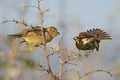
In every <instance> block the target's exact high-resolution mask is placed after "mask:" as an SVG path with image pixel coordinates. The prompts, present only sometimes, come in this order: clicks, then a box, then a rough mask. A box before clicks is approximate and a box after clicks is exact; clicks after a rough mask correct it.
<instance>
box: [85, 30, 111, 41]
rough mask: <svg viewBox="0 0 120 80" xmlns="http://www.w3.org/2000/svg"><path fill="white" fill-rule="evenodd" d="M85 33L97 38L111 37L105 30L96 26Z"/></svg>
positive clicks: (105, 38)
mask: <svg viewBox="0 0 120 80" xmlns="http://www.w3.org/2000/svg"><path fill="white" fill-rule="evenodd" d="M87 33H88V35H90V36H93V37H94V38H95V39H97V40H107V39H112V38H111V37H110V35H109V34H108V33H107V32H105V31H104V30H101V29H98V28H96V29H90V30H87Z"/></svg>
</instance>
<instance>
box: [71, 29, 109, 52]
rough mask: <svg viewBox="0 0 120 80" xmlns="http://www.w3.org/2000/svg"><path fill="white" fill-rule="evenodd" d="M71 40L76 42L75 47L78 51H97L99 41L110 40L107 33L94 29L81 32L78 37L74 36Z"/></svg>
mask: <svg viewBox="0 0 120 80" xmlns="http://www.w3.org/2000/svg"><path fill="white" fill-rule="evenodd" d="M73 39H74V40H75V41H76V47H77V48H78V49H79V50H93V49H95V48H96V50H97V51H99V43H100V41H101V40H108V39H111V37H110V36H109V34H108V33H106V32H104V31H103V30H101V29H98V28H96V29H90V30H87V32H81V33H80V34H79V36H75V37H73Z"/></svg>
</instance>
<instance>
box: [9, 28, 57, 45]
mask: <svg viewBox="0 0 120 80" xmlns="http://www.w3.org/2000/svg"><path fill="white" fill-rule="evenodd" d="M43 32H44V35H45V41H46V43H48V42H50V41H51V40H52V39H53V38H55V37H56V36H57V35H59V32H58V30H57V29H56V28H55V27H54V26H49V27H47V28H43ZM8 38H9V39H11V38H13V39H15V38H23V40H24V41H22V42H26V43H27V44H28V45H32V46H40V45H43V42H44V41H43V40H44V39H43V37H42V30H40V29H39V28H31V29H24V30H22V31H21V32H20V33H17V34H12V35H8ZM22 42H21V43H22Z"/></svg>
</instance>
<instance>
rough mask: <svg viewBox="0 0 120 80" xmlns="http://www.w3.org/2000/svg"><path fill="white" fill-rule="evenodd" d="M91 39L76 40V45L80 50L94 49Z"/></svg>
mask: <svg viewBox="0 0 120 80" xmlns="http://www.w3.org/2000/svg"><path fill="white" fill-rule="evenodd" d="M92 42H93V39H92V38H91V39H88V38H85V39H81V40H79V41H78V42H76V47H77V48H78V49H80V50H89V49H94V48H95V47H94V46H93V45H94V44H93V43H92Z"/></svg>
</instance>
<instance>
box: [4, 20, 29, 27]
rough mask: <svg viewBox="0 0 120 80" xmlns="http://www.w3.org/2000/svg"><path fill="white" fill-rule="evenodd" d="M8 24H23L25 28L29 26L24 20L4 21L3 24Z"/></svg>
mask: <svg viewBox="0 0 120 80" xmlns="http://www.w3.org/2000/svg"><path fill="white" fill-rule="evenodd" d="M8 22H15V23H16V24H23V25H24V26H29V25H28V24H27V23H25V22H24V20H23V21H18V20H15V19H13V20H4V21H3V22H2V23H3V24H5V23H8Z"/></svg>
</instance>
